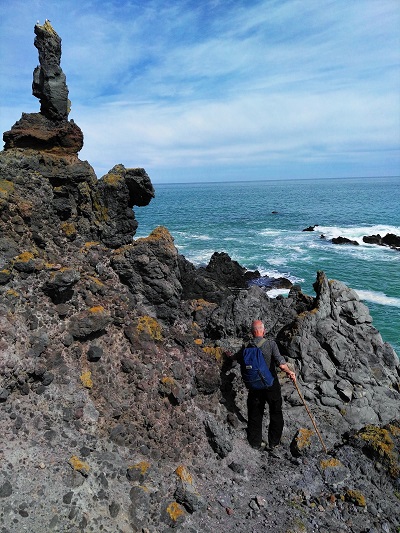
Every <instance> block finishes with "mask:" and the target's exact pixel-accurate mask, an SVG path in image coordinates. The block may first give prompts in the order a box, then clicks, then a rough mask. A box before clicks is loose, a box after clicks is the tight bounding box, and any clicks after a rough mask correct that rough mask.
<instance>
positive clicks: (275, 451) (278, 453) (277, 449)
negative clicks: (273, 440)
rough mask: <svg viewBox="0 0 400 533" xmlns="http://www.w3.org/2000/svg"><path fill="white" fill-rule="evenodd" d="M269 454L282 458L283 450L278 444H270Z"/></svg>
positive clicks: (275, 457)
mask: <svg viewBox="0 0 400 533" xmlns="http://www.w3.org/2000/svg"><path fill="white" fill-rule="evenodd" d="M269 456H270V457H273V458H274V459H283V458H284V456H285V452H284V450H283V449H282V448H280V447H279V446H271V447H270V448H269Z"/></svg>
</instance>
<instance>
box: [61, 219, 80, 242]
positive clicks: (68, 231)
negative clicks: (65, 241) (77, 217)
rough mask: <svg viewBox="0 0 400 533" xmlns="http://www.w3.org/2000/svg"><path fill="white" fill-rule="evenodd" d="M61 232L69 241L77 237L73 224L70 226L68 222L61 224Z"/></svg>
mask: <svg viewBox="0 0 400 533" xmlns="http://www.w3.org/2000/svg"><path fill="white" fill-rule="evenodd" d="M61 231H62V232H63V233H64V235H65V236H66V237H68V238H69V239H73V238H74V237H76V235H77V230H76V227H75V226H74V224H71V223H70V222H63V223H62V224H61Z"/></svg>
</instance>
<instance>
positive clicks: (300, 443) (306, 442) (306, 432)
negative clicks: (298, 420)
mask: <svg viewBox="0 0 400 533" xmlns="http://www.w3.org/2000/svg"><path fill="white" fill-rule="evenodd" d="M313 435H314V431H312V430H311V429H305V428H300V429H299V434H298V436H297V439H296V441H297V447H298V448H299V450H302V449H303V448H306V447H307V446H310V444H311V437H312V436H313Z"/></svg>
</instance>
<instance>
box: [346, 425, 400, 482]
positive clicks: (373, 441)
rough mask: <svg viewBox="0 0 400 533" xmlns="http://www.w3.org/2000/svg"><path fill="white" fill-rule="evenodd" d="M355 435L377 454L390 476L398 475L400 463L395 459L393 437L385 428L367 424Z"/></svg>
mask: <svg viewBox="0 0 400 533" xmlns="http://www.w3.org/2000/svg"><path fill="white" fill-rule="evenodd" d="M392 434H393V432H392ZM356 437H358V438H359V439H361V440H363V441H364V442H365V443H366V444H367V445H368V446H369V447H370V448H371V449H372V450H373V451H374V452H375V454H377V455H378V457H379V458H380V459H381V460H382V462H383V463H384V464H386V466H387V467H388V470H389V474H390V475H391V476H392V477H398V475H399V473H400V465H399V463H398V460H397V454H396V453H395V445H394V442H393V439H392V437H391V435H390V432H389V431H388V430H387V429H384V428H380V427H378V426H373V425H368V426H365V428H363V429H361V430H360V431H359V432H358V433H357V435H356Z"/></svg>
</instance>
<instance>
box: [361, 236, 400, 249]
mask: <svg viewBox="0 0 400 533" xmlns="http://www.w3.org/2000/svg"><path fill="white" fill-rule="evenodd" d="M363 241H364V242H366V243H368V244H377V245H379V246H390V247H391V248H394V249H400V236H398V235H395V234H394V233H387V234H386V235H385V236H384V237H381V236H380V235H379V233H378V234H377V235H366V236H364V237H363Z"/></svg>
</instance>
